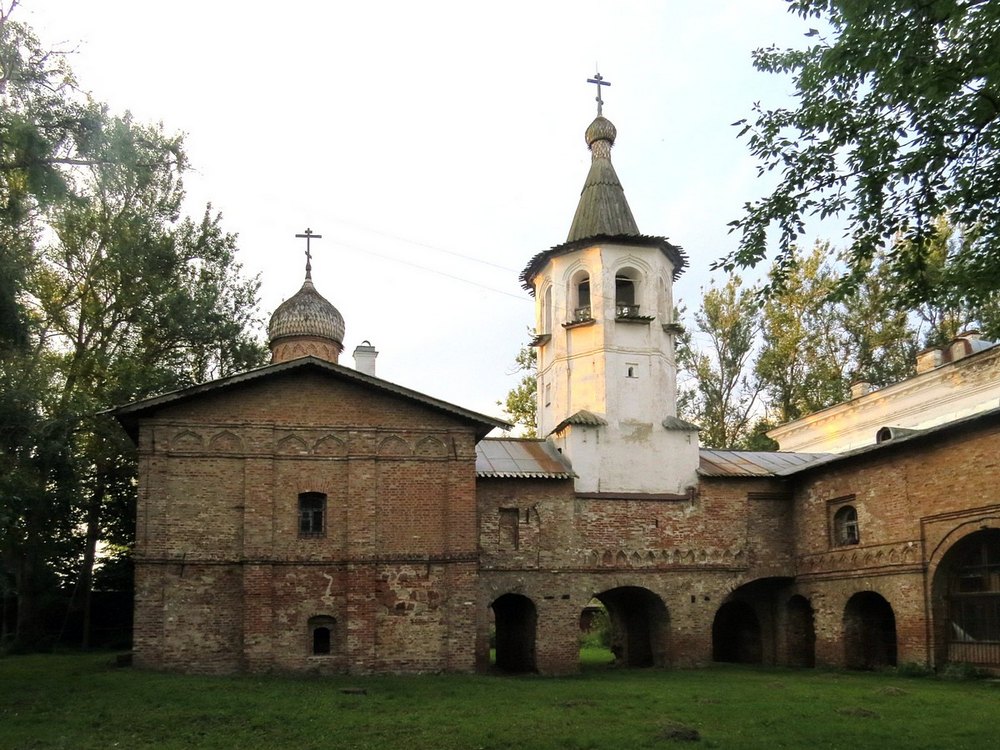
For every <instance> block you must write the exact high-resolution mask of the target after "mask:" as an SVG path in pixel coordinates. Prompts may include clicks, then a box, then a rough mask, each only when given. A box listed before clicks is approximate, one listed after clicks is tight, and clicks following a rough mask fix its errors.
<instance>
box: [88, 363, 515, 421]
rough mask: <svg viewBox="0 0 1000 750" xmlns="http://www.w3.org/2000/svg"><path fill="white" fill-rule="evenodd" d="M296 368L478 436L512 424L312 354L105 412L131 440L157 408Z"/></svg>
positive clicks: (265, 378) (288, 371)
mask: <svg viewBox="0 0 1000 750" xmlns="http://www.w3.org/2000/svg"><path fill="white" fill-rule="evenodd" d="M298 370H303V371H304V370H316V371H318V372H321V373H323V374H325V375H329V376H331V377H334V378H338V379H340V380H347V381H350V382H354V383H358V384H361V385H364V386H367V387H369V388H372V389H374V390H378V391H382V392H384V393H391V394H393V395H396V396H401V397H403V398H407V399H411V400H413V401H416V402H418V403H421V404H423V405H424V406H428V407H430V408H432V409H435V410H437V411H441V412H445V413H447V414H449V415H451V416H453V417H458V418H459V419H461V420H464V421H466V422H471V423H472V424H474V425H475V427H476V437H477V438H478V439H482V438H484V437H486V435H487V434H489V433H490V431H492V430H493V429H494V428H495V427H499V428H501V429H510V428H511V426H512V425H510V424H509V423H507V422H504V421H503V420H500V419H496V418H494V417H489V416H486V415H485V414H479V413H478V412H474V411H470V410H469V409H463V408H462V407H461V406H456V405H454V404H450V403H448V402H447V401H441V400H440V399H437V398H434V397H433V396H427V395H425V394H423V393H419V392H418V391H414V390H410V389H409V388H404V387H403V386H401V385H396V384H395V383H390V382H389V381H388V380H382V379H381V378H376V377H375V376H373V375H366V374H364V373H362V372H358V371H357V370H353V369H351V368H350V367H344V366H343V365H336V364H333V363H332V362H327V361H326V360H322V359H318V358H316V357H300V358H298V359H292V360H289V361H287V362H280V363H278V364H273V365H265V366H263V367H258V368H256V369H253V370H248V371H246V372H242V373H239V374H238V375H231V376H230V377H228V378H220V379H218V380H211V381H209V382H207V383H200V384H199V385H194V386H191V387H189V388H182V389H181V390H177V391H171V392H169V393H164V394H162V395H159V396H153V397H151V398H146V399H142V400H141V401H134V402H132V403H131V404H126V405H124V406H119V407H117V408H114V409H109V410H108V411H107V412H106V413H108V414H111V415H112V416H113V417H115V418H116V419H117V420H118V421H119V422H120V423H121V425H122V427H124V428H125V430H126V432H128V433H129V435H130V436H131V437H132V439H133V440H135V439H136V437H137V435H138V426H139V420H140V419H141V418H142V417H144V416H146V415H148V414H150V413H152V412H154V411H156V410H157V409H160V408H162V407H164V406H169V405H173V404H177V403H181V402H183V401H187V400H188V399H192V398H196V397H199V396H206V395H210V394H213V393H216V392H218V391H222V390H226V389H229V388H234V387H238V386H241V385H245V384H247V383H254V382H257V381H262V380H267V379H269V378H272V377H275V376H277V375H281V374H287V373H292V372H295V371H298Z"/></svg>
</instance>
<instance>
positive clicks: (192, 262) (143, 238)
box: [0, 6, 263, 647]
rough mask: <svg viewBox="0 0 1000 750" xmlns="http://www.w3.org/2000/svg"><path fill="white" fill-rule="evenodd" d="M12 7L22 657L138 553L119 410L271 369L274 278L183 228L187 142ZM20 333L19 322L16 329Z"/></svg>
mask: <svg viewBox="0 0 1000 750" xmlns="http://www.w3.org/2000/svg"><path fill="white" fill-rule="evenodd" d="M12 9H13V6H11V7H10V8H9V9H8V10H7V11H5V12H3V11H0V60H2V61H3V68H2V75H3V76H4V77H3V79H2V84H0V85H2V88H0V97H2V99H3V104H4V106H3V107H2V108H0V240H2V241H0V248H4V249H3V251H2V252H3V253H4V254H5V256H4V258H3V259H2V260H4V261H5V262H4V264H2V268H3V269H4V270H3V271H2V272H0V315H2V316H3V320H4V323H5V325H4V327H3V330H4V331H5V332H8V331H9V332H10V333H9V334H6V335H4V336H2V337H0V386H2V389H0V394H2V395H0V449H2V453H0V579H2V581H3V587H4V588H5V589H12V590H13V591H14V592H15V593H16V594H17V599H18V606H17V612H18V626H17V633H16V637H17V640H18V643H17V645H18V646H20V647H28V646H32V645H39V643H40V640H39V639H40V636H41V633H40V625H39V616H40V611H41V608H42V601H43V599H44V598H45V597H46V596H49V595H52V594H53V592H55V591H58V589H59V588H60V587H62V588H65V587H67V586H68V585H72V586H74V587H75V589H76V592H77V594H78V596H77V597H76V602H77V604H78V605H79V606H80V607H82V608H83V616H84V619H85V620H86V617H87V611H88V610H87V607H88V601H89V598H88V595H89V591H90V589H91V576H92V572H93V568H94V565H95V556H96V548H97V544H98V541H99V540H104V541H105V542H110V543H113V544H115V545H117V546H116V548H117V549H121V550H126V549H127V547H128V545H129V543H130V541H131V538H132V533H133V526H134V519H133V515H134V484H135V465H134V464H135V461H134V451H133V449H132V447H131V446H130V444H129V442H128V440H127V439H126V437H125V436H124V434H123V433H122V432H121V430H120V429H119V428H118V427H117V425H115V424H114V423H113V421H112V420H111V419H110V418H109V417H107V416H106V415H102V414H101V412H102V410H105V409H108V408H109V407H111V406H113V405H115V404H120V403H125V402H128V401H130V400H133V399H136V398H140V397H143V396H147V395H151V394H153V393H157V392H161V391H164V390H169V389H174V388H179V387H183V386H186V385H190V384H192V383H194V382H198V381H202V380H205V379H208V378H211V377H215V376H219V375H225V374H227V373H230V372H233V371H235V370H239V369H244V368H246V367H248V366H251V365H254V364H258V363H259V362H261V360H262V356H263V350H262V347H261V345H260V344H259V343H258V342H257V341H256V340H255V338H254V335H253V328H254V326H255V321H254V319H253V316H254V314H255V308H256V299H257V288H258V282H257V280H256V279H245V278H244V277H243V275H242V271H241V269H240V266H239V264H238V263H237V262H236V260H235V253H236V239H235V236H233V235H231V234H229V233H227V232H225V231H224V230H223V229H222V227H221V221H220V217H219V216H217V215H214V214H213V213H212V212H211V210H210V208H208V209H206V210H205V212H204V215H203V216H202V217H201V218H200V219H199V220H192V219H189V218H186V217H183V216H182V201H183V198H184V192H183V189H182V184H181V176H182V174H183V171H184V169H185V168H186V159H185V156H184V150H183V143H182V141H181V138H180V137H179V136H174V135H168V134H166V133H164V132H163V129H162V127H156V126H148V125H144V124H141V123H137V122H135V121H134V120H133V119H132V118H131V116H129V115H124V116H116V115H113V114H111V113H109V112H108V110H107V108H106V107H104V106H103V105H101V104H99V103H97V102H94V101H93V100H91V99H89V98H87V97H85V96H83V95H81V94H80V93H79V92H78V91H77V90H76V88H75V84H74V81H73V79H72V75H71V73H70V71H69V69H68V67H67V66H66V64H65V61H64V60H63V58H62V56H60V55H58V54H57V53H51V52H46V51H44V50H43V49H42V48H41V46H40V44H39V43H38V41H37V39H36V38H35V37H34V35H33V34H32V33H31V32H30V30H29V29H27V28H26V27H24V26H22V25H20V24H18V23H16V22H14V21H12V20H11V19H10V10H12ZM7 324H9V327H8V326H7Z"/></svg>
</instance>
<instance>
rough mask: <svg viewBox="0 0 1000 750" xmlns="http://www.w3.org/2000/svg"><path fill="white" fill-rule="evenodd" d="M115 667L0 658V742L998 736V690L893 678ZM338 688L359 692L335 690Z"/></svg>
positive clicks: (650, 744)
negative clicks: (677, 733) (685, 729)
mask: <svg viewBox="0 0 1000 750" xmlns="http://www.w3.org/2000/svg"><path fill="white" fill-rule="evenodd" d="M111 661H112V659H111V657H110V656H109V655H106V654H104V655H86V656H72V657H69V656H19V657H8V658H5V659H0V685H4V686H8V685H9V686H16V689H8V690H0V716H3V721H0V746H2V747H10V748H28V747H30V748H36V749H38V750H44V749H45V748H64V747H73V748H79V749H80V750H90V749H91V748H95V749H96V748H108V747H129V748H135V749H136V750H141V749H142V748H157V749H158V750H171V749H172V748H190V747H198V748H204V749H206V750H208V749H209V748H220V749H221V748H232V747H241V748H247V749H248V750H251V749H253V748H274V747H301V748H327V747H345V748H348V747H349V748H358V749H359V750H361V749H364V748H388V747H407V748H411V749H412V750H420V749H421V748H434V749H435V750H449V749H451V748H456V749H457V748H462V749H463V750H464V749H466V748H491V749H496V750H499V748H510V747H525V748H540V749H541V748H598V747H630V748H655V747H664V746H665V745H664V743H663V741H662V740H660V739H658V737H659V735H660V734H661V733H662V731H663V729H664V727H665V726H667V725H670V724H683V725H685V726H689V727H693V728H696V729H697V730H698V732H699V733H700V735H701V737H702V743H703V744H704V745H706V746H707V747H724V748H760V747H775V748H802V747H817V748H819V747H824V748H826V747H858V748H865V747H880V748H885V750H892V749H893V748H906V750H923V749H930V748H940V747H941V746H942V738H948V740H947V743H946V744H947V745H948V746H949V747H955V748H980V747H992V746H993V745H994V744H995V740H996V726H995V716H996V688H995V687H992V686H990V685H988V684H985V683H983V682H973V681H947V680H936V679H907V678H904V677H900V676H897V675H894V674H891V673H886V674H873V673H843V672H824V671H817V670H789V669H760V668H757V669H750V668H743V667H737V666H721V665H716V666H713V667H712V668H708V669H692V670H659V669H653V670H650V669H643V670H626V669H609V668H607V667H606V666H596V665H595V666H594V667H593V668H589V669H587V670H586V671H585V672H584V674H582V675H577V676H572V677H563V678H539V677H536V676H526V677H516V678H508V677H496V676H485V675H457V674H453V675H423V676H379V677H364V676H358V675H341V676H331V677H323V678H320V679H317V678H310V677H300V678H292V677H284V676H261V675H254V676H245V677H208V676H181V675H172V674H162V673H157V672H147V671H138V670H131V669H116V668H114V667H112V666H110V662H111ZM349 687H353V688H358V687H361V688H364V689H365V691H366V694H365V695H357V694H353V695H348V694H343V693H341V692H340V691H341V689H342V688H349ZM929 707H932V710H931V709H930V708H929ZM859 709H864V710H865V711H867V712H868V713H867V714H862V712H861V711H860V710H859ZM859 714H860V716H859ZM873 714H874V715H875V716H877V717H878V718H862V717H865V716H867V717H872V715H873ZM512 717H516V719H514V718H512ZM959 719H960V720H959Z"/></svg>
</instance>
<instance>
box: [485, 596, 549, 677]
mask: <svg viewBox="0 0 1000 750" xmlns="http://www.w3.org/2000/svg"><path fill="white" fill-rule="evenodd" d="M490 606H491V607H492V608H493V621H494V624H495V626H496V666H497V668H498V669H502V670H504V671H505V672H534V671H535V627H536V625H537V624H538V614H537V612H536V611H535V603H534V602H533V601H531V599H529V598H528V597H526V596H522V595H521V594H504V595H503V596H500V597H497V599H495V600H494V602H493V604H491V605H490Z"/></svg>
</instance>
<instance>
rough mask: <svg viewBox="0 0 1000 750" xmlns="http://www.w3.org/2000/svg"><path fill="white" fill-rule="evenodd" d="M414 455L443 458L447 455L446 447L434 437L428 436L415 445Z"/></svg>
mask: <svg viewBox="0 0 1000 750" xmlns="http://www.w3.org/2000/svg"><path fill="white" fill-rule="evenodd" d="M414 453H415V454H416V455H418V456H438V457H444V456H447V455H448V447H447V446H446V445H445V444H444V443H443V442H441V441H440V440H438V439H437V438H436V437H431V436H430V435H428V436H427V437H425V438H423V439H422V440H421V441H420V442H419V443H417V448H416V450H415V451H414Z"/></svg>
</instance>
